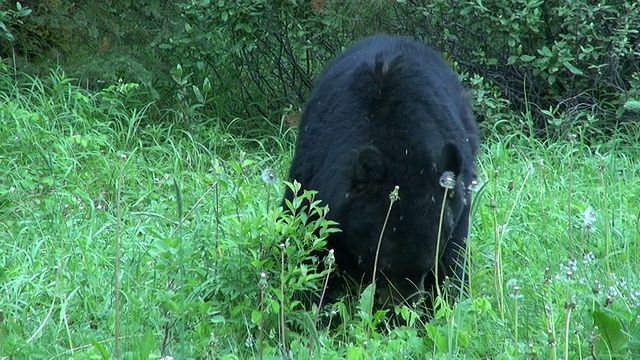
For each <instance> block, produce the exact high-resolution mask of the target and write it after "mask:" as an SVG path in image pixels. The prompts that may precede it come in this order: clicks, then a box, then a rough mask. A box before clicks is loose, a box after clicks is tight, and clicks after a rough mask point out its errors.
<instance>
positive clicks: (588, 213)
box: [582, 205, 596, 232]
mask: <svg viewBox="0 0 640 360" xmlns="http://www.w3.org/2000/svg"><path fill="white" fill-rule="evenodd" d="M595 223H596V212H595V210H593V208H592V207H591V205H589V206H587V208H586V209H585V210H584V213H583V217H582V228H583V229H584V230H586V231H590V232H593V231H595V227H594V224H595Z"/></svg>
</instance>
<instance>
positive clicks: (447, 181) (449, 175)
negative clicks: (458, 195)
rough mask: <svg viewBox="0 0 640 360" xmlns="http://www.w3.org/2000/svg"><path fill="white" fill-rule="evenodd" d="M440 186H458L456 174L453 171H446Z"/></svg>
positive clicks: (446, 187) (447, 187)
mask: <svg viewBox="0 0 640 360" xmlns="http://www.w3.org/2000/svg"><path fill="white" fill-rule="evenodd" d="M440 186H442V187H443V188H445V189H449V190H453V189H455V187H456V175H455V174H454V173H453V171H445V172H444V173H442V175H441V176H440Z"/></svg>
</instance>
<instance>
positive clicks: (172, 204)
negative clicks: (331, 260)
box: [0, 72, 640, 359]
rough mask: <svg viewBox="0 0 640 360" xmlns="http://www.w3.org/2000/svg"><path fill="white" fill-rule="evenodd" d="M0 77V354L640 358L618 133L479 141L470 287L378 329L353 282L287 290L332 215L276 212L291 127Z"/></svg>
mask: <svg viewBox="0 0 640 360" xmlns="http://www.w3.org/2000/svg"><path fill="white" fill-rule="evenodd" d="M0 74H1V75H0V76H1V77H2V79H0V86H2V89H0V90H1V91H0V97H1V98H0V174H2V175H1V176H0V185H1V186H0V239H1V241H0V294H2V296H0V358H5V357H7V358H15V359H23V358H24V359H27V358H36V357H41V358H54V359H55V358H71V357H73V358H76V359H88V358H92V359H94V358H104V359H108V358H112V357H114V356H116V354H117V352H118V349H120V356H121V357H122V358H128V359H129V358H130V359H138V358H145V359H148V358H168V357H169V356H173V357H174V358H187V357H195V358H205V359H207V358H211V359H213V358H215V359H218V358H224V359H244V358H258V357H259V358H283V357H289V358H347V359H365V358H367V359H368V358H374V357H375V358H389V359H397V358H428V357H432V358H443V357H447V358H470V359H475V358H478V359H480V358H492V359H506V358H547V359H556V358H573V359H588V358H592V357H598V358H609V356H612V357H616V356H618V357H627V358H628V357H630V356H632V354H638V353H640V341H639V340H638V339H640V326H639V325H638V315H639V309H640V278H639V275H638V266H637V264H638V263H640V253H639V250H638V249H639V244H638V242H639V241H640V231H639V227H640V225H639V222H638V221H639V219H638V217H639V216H640V214H639V212H638V204H640V198H639V197H640V163H639V162H638V161H637V159H638V157H639V155H640V150H638V149H637V148H636V147H634V146H629V145H624V144H634V143H637V141H638V139H637V137H636V138H633V137H634V136H637V134H633V133H632V134H628V135H617V136H615V137H614V138H612V139H611V141H610V142H607V143H602V144H597V145H593V144H592V145H587V144H586V143H585V142H584V141H583V139H582V137H581V135H580V134H581V132H580V131H579V130H580V129H575V130H576V131H575V133H576V134H577V139H576V141H568V140H562V141H558V142H555V143H551V142H544V141H540V140H537V139H534V138H531V137H527V136H522V135H514V136H509V137H505V136H503V137H498V136H491V137H488V138H486V139H485V141H484V143H483V149H482V155H481V157H480V160H479V164H478V172H479V177H480V179H481V180H482V181H483V182H485V183H487V184H488V185H487V186H485V187H484V190H483V192H484V193H485V194H484V195H483V196H477V197H476V199H475V201H479V203H478V204H477V205H474V206H475V208H476V209H477V210H476V211H475V212H474V217H473V219H472V231H471V236H470V239H469V246H470V249H469V259H468V260H469V261H467V263H469V264H471V267H470V268H469V269H468V273H469V275H470V287H471V289H470V290H471V291H470V294H471V295H470V296H469V297H468V298H465V299H462V300H461V301H459V302H458V303H457V304H456V306H454V307H449V306H447V303H446V302H443V303H442V306H440V307H439V308H438V310H437V311H436V312H435V313H434V317H433V319H432V320H431V321H430V322H429V323H422V322H421V321H420V320H419V319H418V318H416V317H415V316H413V315H412V314H413V313H412V310H411V309H408V308H406V307H403V308H398V309H397V310H396V311H397V312H398V315H399V316H401V317H403V318H405V319H408V320H410V321H407V324H408V325H407V326H401V327H395V328H394V327H389V328H386V327H385V326H384V324H385V320H384V316H385V314H384V312H382V313H380V312H378V313H375V314H369V315H366V316H365V315H363V314H362V312H363V309H366V307H365V306H364V305H368V303H367V301H370V300H366V299H364V297H365V295H366V294H364V295H362V298H360V299H358V295H355V299H356V301H355V304H354V301H351V300H345V301H343V302H338V303H336V304H333V305H331V306H330V307H326V308H322V309H317V308H314V309H311V310H305V309H304V307H303V306H302V305H301V304H300V303H299V302H298V301H297V299H298V298H297V297H296V295H295V294H297V293H298V292H299V291H315V292H317V293H321V292H322V290H323V283H324V281H325V279H326V275H327V274H326V271H325V272H324V273H316V271H315V270H316V265H318V264H319V263H320V261H323V259H314V258H313V257H312V256H311V254H312V252H313V249H315V248H319V247H321V246H322V244H323V242H322V241H323V237H324V236H326V234H327V233H328V232H329V231H331V224H329V223H326V222H322V221H319V222H318V223H314V224H313V225H312V226H316V227H317V228H318V229H319V231H316V232H315V233H316V234H320V236H319V237H318V236H314V235H313V231H312V230H313V229H311V228H309V229H307V231H304V226H303V225H302V224H303V222H304V220H305V219H306V218H308V217H309V216H311V213H312V212H313V211H315V212H316V213H319V214H320V218H321V219H322V215H323V214H324V210H323V209H321V208H317V207H312V208H311V209H306V210H304V211H302V212H300V213H299V214H298V216H296V217H295V218H293V219H291V218H286V217H285V218H282V216H281V215H282V212H281V210H279V209H278V201H274V199H277V198H279V196H280V195H279V194H280V193H281V191H282V188H283V187H284V184H283V182H282V176H283V175H284V174H285V173H286V168H287V166H288V163H289V158H290V156H291V148H292V144H291V142H290V139H289V138H287V140H282V139H281V138H280V139H279V138H278V137H274V138H268V139H267V138H265V139H262V140H256V139H253V140H245V139H239V138H237V137H233V136H230V135H228V134H227V133H225V132H224V129H222V128H220V127H219V126H218V125H217V124H216V123H215V122H214V121H211V122H205V121H201V122H200V123H199V124H196V125H193V126H191V127H190V128H184V127H182V126H180V125H176V123H177V122H171V121H167V122H166V125H158V123H156V124H155V125H153V124H152V123H153V122H151V121H145V120H146V117H147V115H146V113H145V111H144V107H137V108H130V107H128V106H126V104H123V103H122V102H120V103H118V101H121V100H119V98H118V97H117V92H101V93H89V92H86V91H83V90H81V89H79V88H77V87H75V86H74V85H73V82H72V80H70V79H67V78H65V76H64V75H63V74H61V73H59V72H53V73H52V75H51V76H50V77H49V78H48V79H37V78H29V77H25V76H20V77H19V78H15V77H14V76H11V75H7V72H1V73H0ZM123 91H126V89H123ZM274 149H278V150H274ZM266 168H270V169H272V170H270V173H272V174H274V175H275V181H267V182H265V181H263V180H262V176H261V175H262V173H263V171H264V170H265V169H266ZM269 178H270V179H271V178H272V177H271V176H269ZM294 186H295V185H294ZM313 196H314V194H313V193H306V194H304V195H303V197H306V198H307V199H309V200H310V201H311V202H312V203H313V201H314V197H313ZM269 199H271V200H269ZM569 199H570V200H569ZM301 204H304V202H303V201H302V199H296V200H294V204H291V206H292V208H297V207H299V205H301ZM118 209H119V210H118ZM279 218H282V219H281V220H279V221H278V220H277V219H279ZM437 220H438V219H435V221H437ZM567 224H569V227H568V226H567ZM569 229H570V230H569ZM569 231H571V233H572V235H569ZM578 234H579V235H578ZM578 236H579V239H580V241H579V244H580V246H577V244H578V241H577V240H576V241H575V242H571V240H570V238H576V239H577V238H578ZM281 245H282V246H281ZM117 246H119V247H120V248H119V255H118V249H117ZM408 261H410V259H408ZM116 279H118V280H119V283H116ZM117 294H119V298H120V300H119V305H118V306H116V301H117V300H116V299H117V298H118V297H117ZM358 302H359V304H360V305H358ZM369 311H370V310H369ZM337 318H339V320H340V321H335V320H336V319H337ZM116 324H118V325H116ZM371 324H378V325H382V326H371ZM116 339H117V340H116ZM310 339H311V340H310ZM310 341H312V343H310Z"/></svg>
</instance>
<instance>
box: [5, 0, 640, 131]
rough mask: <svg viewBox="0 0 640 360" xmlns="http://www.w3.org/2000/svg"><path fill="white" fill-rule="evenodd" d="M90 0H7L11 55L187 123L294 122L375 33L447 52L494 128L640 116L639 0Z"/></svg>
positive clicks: (549, 127) (240, 126)
mask: <svg viewBox="0 0 640 360" xmlns="http://www.w3.org/2000/svg"><path fill="white" fill-rule="evenodd" d="M91 4H92V3H91V2H82V1H81V2H74V3H73V4H71V3H67V2H65V1H45V2H37V3H33V4H32V3H30V2H28V1H27V2H26V5H29V6H31V8H30V9H27V8H25V6H19V5H17V6H14V2H5V5H4V7H5V8H6V10H5V11H3V12H0V14H2V15H1V18H0V24H2V26H0V29H2V35H3V36H2V37H1V39H2V42H3V45H4V46H3V48H2V50H1V51H0V56H3V57H12V58H15V59H16V61H17V62H18V64H20V65H22V66H25V65H27V66H29V67H30V68H33V69H34V71H35V70H36V69H37V68H39V67H40V68H42V67H46V66H50V65H51V64H52V63H51V60H52V59H55V61H56V62H61V63H62V64H63V66H65V68H66V69H67V70H69V71H71V73H72V74H74V75H76V76H78V77H80V78H81V79H82V83H83V84H86V85H89V86H91V87H101V86H104V84H112V83H114V82H116V81H118V80H119V79H122V80H123V81H124V82H127V83H128V82H135V83H139V84H141V85H143V86H141V87H140V88H138V91H139V92H143V93H144V94H145V96H146V97H147V98H148V99H149V100H160V102H159V103H158V104H164V105H162V106H161V107H163V108H164V107H165V106H170V107H172V108H174V109H176V110H177V111H178V112H179V113H180V114H181V118H182V121H184V122H194V121H198V119H199V118H200V116H202V115H204V116H207V117H222V118H224V119H227V120H225V121H224V122H225V123H226V125H229V124H232V125H234V126H235V127H236V128H237V131H236V132H240V133H243V131H254V130H256V129H260V130H259V131H258V132H257V133H256V132H252V133H251V134H252V135H256V134H258V133H260V132H261V133H263V134H264V133H265V132H269V130H267V129H266V128H265V127H264V125H266V124H267V123H271V124H275V125H278V124H279V123H280V120H281V118H282V117H283V116H284V115H286V116H285V118H286V120H287V121H288V123H289V124H290V125H294V124H295V121H296V116H297V111H298V110H299V108H300V107H301V106H302V105H303V103H304V101H305V99H306V96H307V95H308V93H309V90H310V88H311V87H312V85H313V80H314V78H315V76H316V75H317V74H318V72H319V71H320V70H321V69H322V67H323V65H324V64H325V63H326V62H327V61H328V60H329V59H330V58H332V57H333V56H335V55H336V54H337V53H339V52H340V51H341V50H342V49H343V48H344V47H345V46H347V45H349V44H351V43H353V42H354V41H355V40H356V39H358V38H360V37H362V36H364V35H367V34H371V33H376V32H389V33H399V34H408V35H412V36H416V37H418V38H422V39H424V40H425V41H426V42H428V43H431V44H433V45H434V46H435V47H436V48H438V49H439V50H441V51H443V52H444V53H445V55H446V56H447V58H448V59H449V60H450V61H451V62H452V63H453V64H454V65H455V66H456V67H457V69H458V71H459V72H460V73H461V74H462V76H463V78H464V79H465V81H466V83H467V86H468V87H469V89H471V90H473V91H472V95H473V96H472V98H473V100H475V105H476V109H477V111H476V113H477V115H478V118H479V120H480V121H483V122H485V125H486V128H488V129H491V130H492V131H498V132H500V133H511V132H513V131H524V132H526V133H535V134H538V135H552V136H555V137H558V136H565V135H566V134H567V132H568V129H569V128H570V127H572V126H575V125H580V126H582V127H583V128H584V129H585V131H586V132H587V133H589V134H590V137H591V138H597V137H601V136H602V135H605V136H608V135H609V134H610V133H611V132H612V131H613V130H615V129H624V128H625V126H626V124H627V123H629V122H634V121H636V119H637V117H638V112H637V109H638V108H639V107H640V106H638V98H639V97H640V75H638V74H639V70H640V34H638V29H637V27H636V26H635V24H638V23H640V5H639V4H638V2H636V1H604V2H599V3H598V4H595V5H594V4H592V3H591V2H589V1H586V0H578V1H572V2H571V3H570V4H569V5H568V4H567V3H566V2H561V1H539V0H523V1H517V2H515V3H514V2H513V1H502V0H496V1H488V2H487V1H484V2H480V3H479V2H477V1H457V2H455V3H451V2H449V1H444V0H443V1H397V2H389V1H382V0H381V1H347V2H343V1H321V0H314V1H300V0H285V1H267V0H261V1H251V2H245V1H228V0H218V1H210V0H199V1H179V2H176V3H167V2H162V1H157V0H145V1H140V2H135V3H133V2H119V1H106V2H104V4H103V5H102V6H99V7H96V6H92V5H91ZM31 10H33V11H31ZM30 11H31V12H30ZM65 19H70V20H65ZM38 64H41V65H38ZM171 69H173V70H171ZM170 74H171V76H170ZM172 104H173V105H172ZM154 117H156V118H158V120H160V119H163V117H162V115H160V116H159V117H158V116H154ZM235 118H241V119H242V120H241V121H240V122H239V123H238V122H231V121H230V119H235ZM620 126H622V127H620ZM245 134H246V133H245Z"/></svg>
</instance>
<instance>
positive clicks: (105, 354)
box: [91, 338, 111, 360]
mask: <svg viewBox="0 0 640 360" xmlns="http://www.w3.org/2000/svg"><path fill="white" fill-rule="evenodd" d="M91 345H93V348H94V349H96V350H98V352H99V353H100V356H102V358H103V359H104V360H108V359H111V356H109V352H108V351H107V348H105V347H104V346H103V345H102V344H100V343H99V342H97V341H96V339H93V338H92V339H91Z"/></svg>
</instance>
